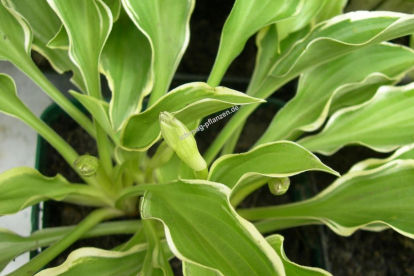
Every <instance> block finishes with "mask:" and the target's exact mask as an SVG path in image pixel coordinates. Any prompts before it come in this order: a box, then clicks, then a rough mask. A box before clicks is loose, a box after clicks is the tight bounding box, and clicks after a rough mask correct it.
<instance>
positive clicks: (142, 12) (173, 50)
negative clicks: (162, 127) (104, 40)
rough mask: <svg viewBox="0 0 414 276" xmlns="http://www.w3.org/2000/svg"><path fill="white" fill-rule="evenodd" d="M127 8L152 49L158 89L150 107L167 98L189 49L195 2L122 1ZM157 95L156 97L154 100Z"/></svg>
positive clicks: (187, 0) (155, 82) (153, 92)
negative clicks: (186, 50)
mask: <svg viewBox="0 0 414 276" xmlns="http://www.w3.org/2000/svg"><path fill="white" fill-rule="evenodd" d="M122 4H123V7H124V8H125V10H126V12H127V13H128V15H129V17H130V18H131V19H132V21H134V23H135V24H136V25H137V26H138V28H139V29H140V30H141V31H142V33H143V34H144V35H145V36H147V38H148V40H149V41H150V43H151V48H152V64H153V70H154V76H155V80H154V88H153V91H152V95H151V100H150V103H149V105H152V104H154V103H155V101H156V100H157V99H158V98H160V97H161V96H162V95H164V94H165V93H166V92H167V91H168V88H169V86H170V83H171V80H172V77H173V76H174V73H175V71H176V69H177V67H178V64H179V62H180V60H181V58H182V56H183V54H184V51H185V49H186V48H187V45H188V42H189V38H190V28H189V21H190V16H191V13H192V12H193V9H194V5H195V1H194V0H176V1H165V0H154V1H131V0H122ZM153 95H154V96H153Z"/></svg>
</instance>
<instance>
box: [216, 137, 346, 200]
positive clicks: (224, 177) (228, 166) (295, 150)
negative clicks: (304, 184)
mask: <svg viewBox="0 0 414 276" xmlns="http://www.w3.org/2000/svg"><path fill="white" fill-rule="evenodd" d="M310 170H315V171H323V172H327V173H332V174H334V175H338V173H337V172H335V171H334V170H332V169H331V168H329V167H327V166H325V165H324V164H323V163H322V162H321V161H320V160H319V159H318V158H317V157H316V156H315V155H313V154H312V153H311V152H309V151H308V150H306V149H304V148H303V147H301V146H299V145H298V144H296V143H293V142H289V141H280V142H275V143H269V144H264V145H260V146H258V147H256V148H254V149H253V150H251V151H249V152H246V153H241V154H231V155H224V156H222V157H221V158H219V159H217V160H216V161H215V162H214V163H213V165H212V166H211V169H210V173H209V177H208V180H209V181H214V182H219V183H223V184H225V185H226V186H228V187H229V188H230V189H232V195H235V194H236V193H242V194H243V195H246V194H249V192H251V191H252V190H255V189H257V188H259V187H260V186H261V185H263V184H265V183H267V181H268V180H269V179H270V178H282V177H289V176H293V175H297V174H299V173H301V172H305V171H310ZM237 201H238V202H239V201H240V200H237Z"/></svg>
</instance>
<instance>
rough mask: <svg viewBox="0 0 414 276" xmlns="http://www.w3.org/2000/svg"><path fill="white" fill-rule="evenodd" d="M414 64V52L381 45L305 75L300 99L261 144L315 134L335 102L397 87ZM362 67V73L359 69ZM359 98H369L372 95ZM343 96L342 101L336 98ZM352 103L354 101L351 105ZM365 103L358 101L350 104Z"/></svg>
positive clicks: (275, 121)
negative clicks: (350, 95) (347, 96)
mask: <svg viewBox="0 0 414 276" xmlns="http://www.w3.org/2000/svg"><path fill="white" fill-rule="evenodd" d="M413 65H414V52H413V51H412V50H411V49H409V48H405V47H400V46H395V45H392V44H379V45H374V46H371V47H368V48H363V49H360V50H357V51H355V52H352V53H349V54H347V55H345V56H343V57H340V58H338V59H335V60H333V61H331V62H328V63H326V64H325V65H324V66H320V67H317V68H315V69H313V70H312V71H310V72H307V73H305V74H303V75H302V76H301V77H300V80H299V88H298V92H297V94H296V96H295V97H294V98H293V99H292V100H291V101H289V102H288V103H287V104H286V105H285V106H284V107H283V108H282V109H281V110H280V111H279V112H278V113H277V114H276V116H275V118H274V119H273V121H272V122H271V124H270V125H269V127H268V129H267V131H266V132H265V134H264V135H263V136H262V137H261V138H260V140H259V142H258V143H259V144H260V143H267V142H271V141H277V140H282V139H288V138H289V135H291V134H292V133H294V132H295V131H300V132H303V131H307V132H310V131H314V130H316V129H318V128H319V127H320V126H321V125H322V124H323V123H324V122H325V120H326V118H327V116H328V113H329V110H330V105H331V104H332V102H334V103H335V102H337V103H338V104H342V105H343V104H344V103H343V102H341V100H342V99H343V98H344V95H346V94H348V93H350V94H352V95H353V96H355V94H356V93H355V92H354V91H355V90H358V92H359V93H360V94H364V92H365V90H366V89H367V92H371V91H372V89H375V88H378V87H379V86H381V85H386V84H393V83H394V82H396V81H397V80H399V79H401V78H402V77H403V76H404V72H406V71H408V70H410V69H411V67H412V66H413ZM355 68H358V70H355ZM367 94H368V95H367V96H365V97H363V96H361V95H358V99H360V98H361V97H362V98H369V97H370V96H372V94H371V93H367ZM337 97H340V98H339V99H336V98H337ZM350 101H351V102H350ZM353 103H359V104H360V103H362V102H356V100H355V99H353V100H351V99H350V100H348V101H347V104H353Z"/></svg>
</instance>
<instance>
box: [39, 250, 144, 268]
mask: <svg viewBox="0 0 414 276" xmlns="http://www.w3.org/2000/svg"><path fill="white" fill-rule="evenodd" d="M146 253H147V245H146V244H140V245H136V246H134V247H133V248H131V249H130V250H128V251H125V252H117V251H109V250H103V249H98V248H81V249H77V250H75V251H73V252H72V253H70V254H69V256H68V258H67V260H66V261H65V262H64V263H63V264H62V265H60V266H58V267H54V268H49V269H45V270H43V271H41V272H39V273H37V274H36V276H52V275H53V276H58V275H60V276H71V275H73V276H78V275H90V276H94V275H96V276H98V275H99V276H113V275H119V276H132V275H138V274H139V272H140V270H141V268H142V263H143V260H144V258H145V255H146Z"/></svg>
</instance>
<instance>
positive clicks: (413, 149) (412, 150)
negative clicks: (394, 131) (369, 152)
mask: <svg viewBox="0 0 414 276" xmlns="http://www.w3.org/2000/svg"><path fill="white" fill-rule="evenodd" d="M406 159H414V144H410V145H408V146H404V147H401V148H399V149H398V150H397V151H396V152H394V154H393V155H391V156H390V157H388V158H385V159H374V158H371V159H367V160H364V161H361V162H359V163H357V164H355V165H354V166H352V168H351V169H350V172H353V171H362V170H364V171H366V170H372V169H375V168H378V167H380V166H382V165H384V164H386V163H389V162H391V161H393V160H406Z"/></svg>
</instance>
